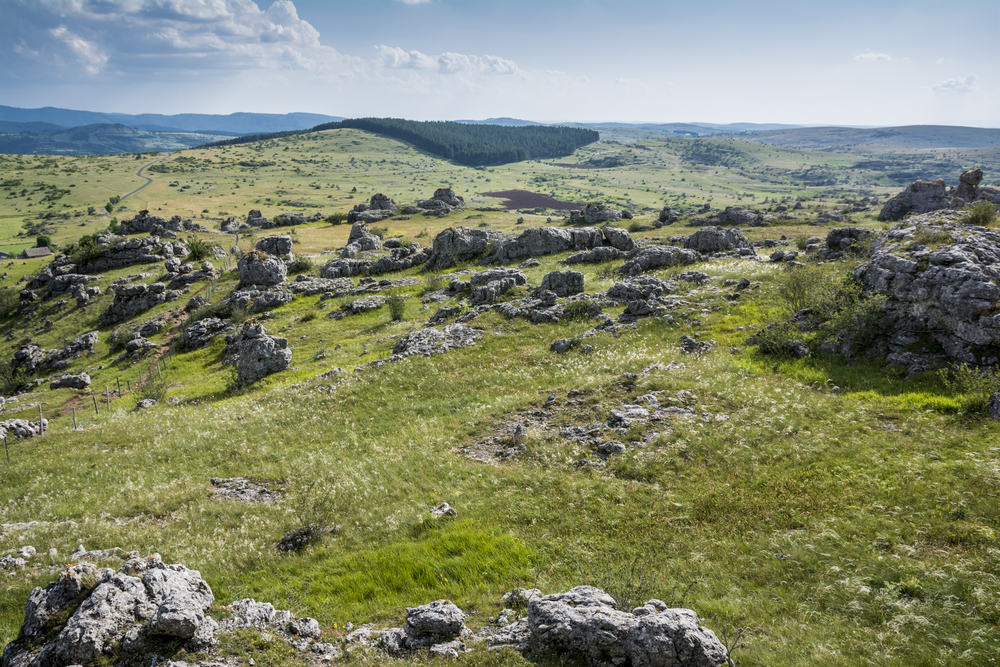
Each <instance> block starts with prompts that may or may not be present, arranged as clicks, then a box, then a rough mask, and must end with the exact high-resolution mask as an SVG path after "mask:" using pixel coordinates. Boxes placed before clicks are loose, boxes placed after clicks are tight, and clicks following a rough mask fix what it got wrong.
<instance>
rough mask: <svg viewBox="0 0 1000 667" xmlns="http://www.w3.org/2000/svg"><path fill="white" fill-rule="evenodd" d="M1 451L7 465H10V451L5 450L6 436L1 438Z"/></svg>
mask: <svg viewBox="0 0 1000 667" xmlns="http://www.w3.org/2000/svg"><path fill="white" fill-rule="evenodd" d="M3 451H4V454H6V455H7V465H10V450H9V449H7V436H6V435H5V436H4V437H3Z"/></svg>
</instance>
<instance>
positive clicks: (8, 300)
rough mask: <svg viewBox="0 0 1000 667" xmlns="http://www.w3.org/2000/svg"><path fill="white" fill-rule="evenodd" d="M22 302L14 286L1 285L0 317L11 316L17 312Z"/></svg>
mask: <svg viewBox="0 0 1000 667" xmlns="http://www.w3.org/2000/svg"><path fill="white" fill-rule="evenodd" d="M20 303H21V297H20V296H18V291H17V290H16V289H14V288H13V287H0V318H2V317H9V316H10V315H13V314H14V313H15V312H17V307H18V306H19V305H20Z"/></svg>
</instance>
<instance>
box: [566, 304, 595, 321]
mask: <svg viewBox="0 0 1000 667" xmlns="http://www.w3.org/2000/svg"><path fill="white" fill-rule="evenodd" d="M588 308H590V301H588V300H586V299H580V300H579V301H570V302H569V303H567V304H566V305H565V306H563V319H566V320H569V321H574V320H585V319H587V317H588V315H587V309H588Z"/></svg>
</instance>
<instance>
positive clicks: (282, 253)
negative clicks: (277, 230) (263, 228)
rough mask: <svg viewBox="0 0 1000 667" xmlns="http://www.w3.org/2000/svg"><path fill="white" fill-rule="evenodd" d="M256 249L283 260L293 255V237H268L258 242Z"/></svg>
mask: <svg viewBox="0 0 1000 667" xmlns="http://www.w3.org/2000/svg"><path fill="white" fill-rule="evenodd" d="M254 247H255V248H257V250H259V251H261V252H263V253H265V254H267V255H272V256H274V257H281V258H284V257H289V256H290V255H291V254H292V237H291V236H268V237H266V238H263V239H261V240H260V241H257V245H255V246H254ZM254 284H256V283H254Z"/></svg>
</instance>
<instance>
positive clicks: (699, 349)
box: [680, 336, 715, 355]
mask: <svg viewBox="0 0 1000 667" xmlns="http://www.w3.org/2000/svg"><path fill="white" fill-rule="evenodd" d="M680 347H681V352H684V353H686V354H699V355H700V354H707V353H708V352H709V351H710V350H711V349H712V348H713V347H715V341H703V340H695V339H694V338H691V337H690V336H681V340H680Z"/></svg>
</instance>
